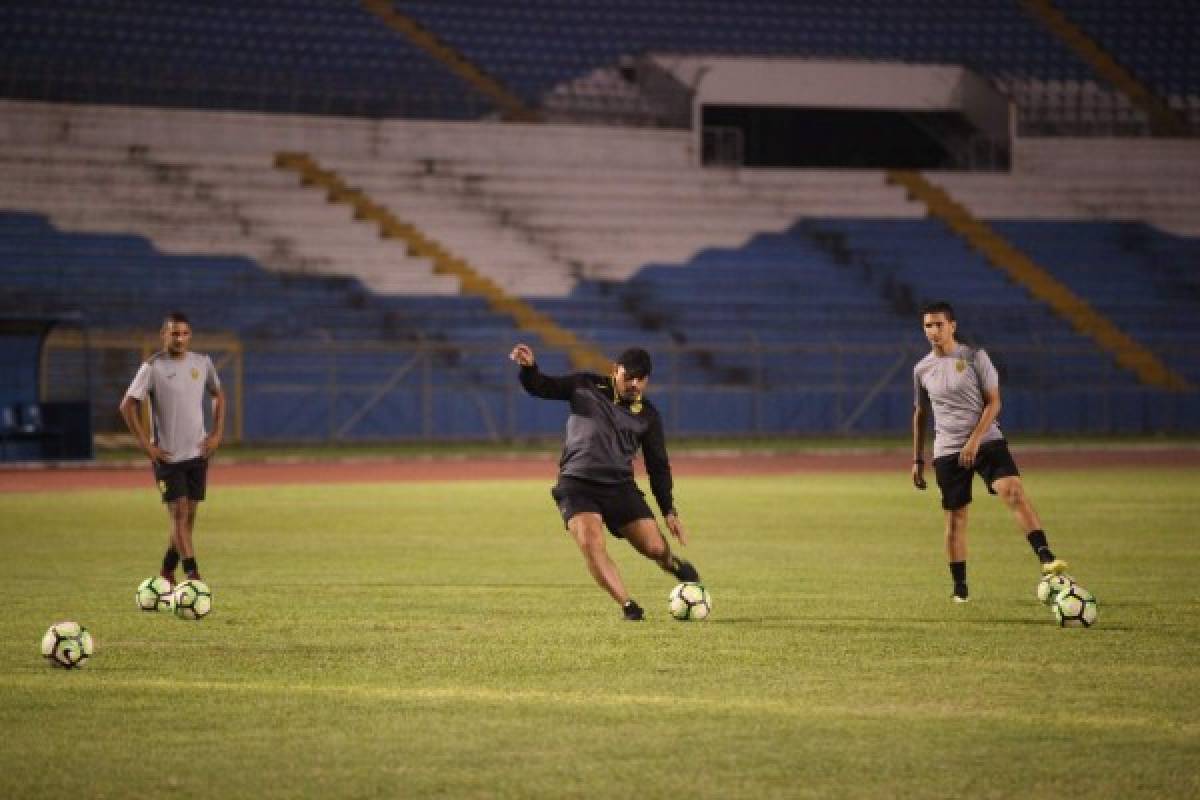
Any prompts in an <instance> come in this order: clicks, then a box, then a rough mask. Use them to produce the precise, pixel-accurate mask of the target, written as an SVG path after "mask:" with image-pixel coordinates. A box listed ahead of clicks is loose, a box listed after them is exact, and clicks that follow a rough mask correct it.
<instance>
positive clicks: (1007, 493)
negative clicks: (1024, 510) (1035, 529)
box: [996, 481, 1025, 508]
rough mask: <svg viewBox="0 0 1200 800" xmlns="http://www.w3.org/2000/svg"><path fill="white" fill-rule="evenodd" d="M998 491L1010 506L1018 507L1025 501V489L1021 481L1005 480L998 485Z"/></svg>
mask: <svg viewBox="0 0 1200 800" xmlns="http://www.w3.org/2000/svg"><path fill="white" fill-rule="evenodd" d="M996 493H997V494H999V495H1000V499H1001V500H1002V501H1003V502H1004V504H1005V505H1006V506H1008V507H1009V508H1016V507H1017V506H1019V505H1021V504H1022V503H1023V502H1025V489H1024V488H1023V487H1022V486H1021V483H1020V481H1004V482H1003V483H1001V484H1000V485H999V486H997V487H996Z"/></svg>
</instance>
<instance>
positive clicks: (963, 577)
mask: <svg viewBox="0 0 1200 800" xmlns="http://www.w3.org/2000/svg"><path fill="white" fill-rule="evenodd" d="M950 577H951V578H952V579H953V580H954V593H955V594H956V595H958V596H959V597H966V596H967V562H965V561H951V562H950Z"/></svg>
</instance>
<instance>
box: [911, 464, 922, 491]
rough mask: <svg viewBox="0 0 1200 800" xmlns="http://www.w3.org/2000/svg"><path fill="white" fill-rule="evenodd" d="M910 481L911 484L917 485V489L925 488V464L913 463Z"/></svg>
mask: <svg viewBox="0 0 1200 800" xmlns="http://www.w3.org/2000/svg"><path fill="white" fill-rule="evenodd" d="M912 482H913V486H915V487H917V488H918V489H922V490H923V489H924V488H925V465H924V464H913V467H912Z"/></svg>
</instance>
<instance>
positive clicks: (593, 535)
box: [571, 523, 604, 553]
mask: <svg viewBox="0 0 1200 800" xmlns="http://www.w3.org/2000/svg"><path fill="white" fill-rule="evenodd" d="M571 532H572V533H573V534H574V535H575V542H576V543H577V544H578V545H579V549H580V550H582V551H584V552H585V553H594V552H602V551H603V550H604V529H603V528H602V527H600V526H599V525H589V524H587V523H580V524H578V525H574V526H572V530H571Z"/></svg>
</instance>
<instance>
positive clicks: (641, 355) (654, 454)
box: [509, 344, 700, 621]
mask: <svg viewBox="0 0 1200 800" xmlns="http://www.w3.org/2000/svg"><path fill="white" fill-rule="evenodd" d="M509 358H510V359H512V360H513V361H515V362H517V363H518V364H520V365H521V375H520V378H521V385H522V386H524V387H525V391H527V392H528V393H529V394H531V395H533V396H534V397H541V398H545V399H547V400H565V401H567V402H569V403H570V405H571V414H570V416H569V417H568V418H567V434H566V440H565V442H564V443H563V451H562V457H561V458H560V459H559V464H558V466H559V472H558V483H557V485H556V486H555V487H554V489H553V490H552V491H551V492H550V494H551V496H553V498H554V502H555V504H556V505H557V506H558V510H559V513H560V514H562V518H563V522H564V523H565V525H566V528H567V530H568V531H569V532H570V533H571V536H572V537H573V538H574V539H575V543H576V544H577V545H578V546H579V550H580V552H582V554H583V558H584V561H586V562H587V567H588V571H589V572H591V574H592V577H593V578H594V579H595V580H596V583H598V584H599V585H600V587H601V588H602V589H604V590H605V591H606V592H608V594H609V595H610V596H611V597H612V598H613V600H615V601H616V602H617V604H618V605H620V606H621V611H622V614H623V615H624V618H625V619H627V620H634V621H636V620H641V619H643V618H644V616H645V614H644V612H643V611H642V608H641V606H639V605H638V604H637V603H636V602H634V600H633V599H632V598H630V596H629V592H628V591H626V589H625V584H624V582H623V581H622V580H621V575H620V573H619V572H618V571H617V565H616V564H615V563H613V560H612V559H611V558H610V557H609V555H608V550H607V549H606V546H605V538H604V528H605V527H606V526H607V527H608V530H609V531H610V532H611V533H612V535H613V536H615V537H617V538H618V539H625V540H626V541H628V542H629V543H630V544H631V545H633V547H634V549H635V550H637V551H638V552H639V553H641V554H642V555H643V556H645V557H646V558H648V559H650V560H651V561H653V562H654V563H656V564H658V566H659V567H660V568H662V570H663V571H664V572H667V573H670V574H671V575H673V576H674V577H675V579H676V580H679V581H682V582H698V581H699V580H700V576H699V575H698V574H697V573H696V568H695V567H693V566H692V565H691V564H689V563H688V562H687V561H684V560H683V559H681V558H678V557H676V556H674V555H672V553H671V547H670V545H669V544H668V543H667V539H666V537H664V536H663V535H662V533H661V532H660V531H659V528H658V523H657V522H656V521H655V519H654V512H653V511H651V510H650V506H649V505H647V504H646V498H645V495H644V494H643V493H642V492H641V490H640V489H638V487H637V484H636V483H635V482H634V479H633V457H634V455H635V454H636V453H637V451H638V449H639V448H641V449H642V451H643V453H644V456H645V461H646V473H647V475H648V476H649V478H650V490H651V491H652V492H653V494H654V498H655V500H657V501H658V507H659V509H660V510H661V511H662V514H663V518H664V519H665V520H666V523H667V528H668V529H669V530H670V531H671V535H672V536H674V537H675V538H676V539H677V540H678V541H679V543H680V544H681V545H686V544H687V533H686V531H685V530H684V528H683V523H682V522H681V521H680V520H679V513H678V512H677V511H676V509H675V504H674V500H673V499H672V495H671V491H672V488H673V482H672V479H671V464H670V461H669V460H668V458H667V448H666V441H665V437H664V435H663V426H662V418H661V417H660V416H659V414H658V410H657V409H656V408H655V407H654V405H653V404H652V403H650V401H649V400H646V399H645V398H644V397H643V394H644V392H645V391H646V385H647V383H648V382H649V380H650V369H651V363H650V354H649V353H647V352H646V351H645V350H642V349H640V348H630V349H629V350H626V351H625V352H624V353H622V354H621V356H620V357H619V358H618V359H617V362H616V364H615V365H614V367H613V372H612V374H611V375H608V376H602V375H596V374H593V373H587V372H583V373H575V374H571V375H566V376H563V377H551V376H548V375H544V374H542V372H541V371H540V370H539V369H538V367H537V362H536V360H535V359H534V354H533V350H532V349H531V348H530V347H529V346H528V345H525V344H518V345H517V346H516V347H514V348H513V350H512V353H510V354H509Z"/></svg>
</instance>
